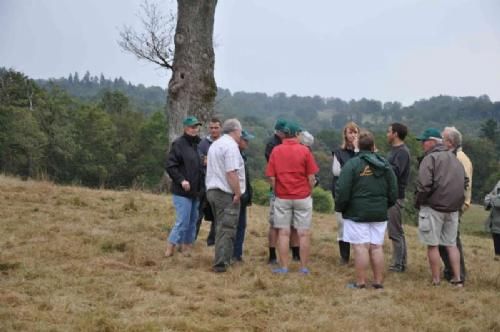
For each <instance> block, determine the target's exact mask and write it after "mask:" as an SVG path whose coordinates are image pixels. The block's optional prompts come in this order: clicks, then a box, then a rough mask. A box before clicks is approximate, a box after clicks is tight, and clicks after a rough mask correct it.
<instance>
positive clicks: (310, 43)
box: [0, 0, 500, 105]
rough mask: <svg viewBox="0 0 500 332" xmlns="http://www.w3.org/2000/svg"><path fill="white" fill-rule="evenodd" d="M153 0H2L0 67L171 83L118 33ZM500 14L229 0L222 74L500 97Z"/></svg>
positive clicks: (387, 0)
mask: <svg viewBox="0 0 500 332" xmlns="http://www.w3.org/2000/svg"><path fill="white" fill-rule="evenodd" d="M150 1H152V0H150ZM141 2H142V0H65V1H60V0H0V66H3V67H8V68H14V69H16V70H19V71H21V72H24V73H25V74H26V75H28V76H30V77H32V78H58V77H63V76H64V77H67V76H68V75H69V73H73V72H75V71H78V72H79V73H80V77H81V76H83V74H84V73H85V72H86V71H87V70H88V71H90V73H91V74H92V75H100V74H101V73H103V74H104V76H106V77H108V78H115V77H119V76H121V77H123V78H124V79H125V80H126V81H130V82H132V83H133V84H139V83H142V84H144V85H146V86H150V85H157V86H161V87H166V86H167V83H168V79H169V74H168V72H167V71H166V70H165V69H161V68H158V67H157V66H154V65H152V64H149V63H147V62H143V61H138V60H137V59H136V58H135V57H134V56H133V55H131V54H128V53H125V52H123V51H122V50H121V49H120V47H119V46H118V43H117V41H118V39H119V31H120V29H121V28H122V27H123V26H124V25H130V26H133V27H136V28H140V19H139V15H138V14H139V12H140V4H141ZM157 2H158V1H157ZM158 3H160V4H161V7H162V8H164V9H165V12H167V11H168V10H169V8H175V6H176V2H175V1H173V0H161V2H158ZM498 17H500V1H498V0H440V1H435V0H377V1H373V0H352V1H345V0H311V1H303V0H272V1H269V0H244V1H241V0H219V1H218V4H217V9H216V16H215V31H214V41H215V45H216V48H215V79H216V82H217V84H218V86H220V87H222V88H226V89H229V90H231V91H232V92H235V91H245V92H264V93H267V94H269V95H272V94H274V93H277V92H285V93H286V94H287V95H293V94H296V95H299V96H314V95H319V96H321V97H325V98H330V97H337V98H341V99H344V100H350V99H360V98H369V99H376V100H380V101H382V102H386V101H399V102H402V103H403V104H404V105H409V104H411V103H413V102H414V101H416V100H419V99H423V98H430V97H432V96H437V95H441V94H444V95H452V96H480V95H484V94H486V95H488V96H489V97H490V98H491V99H492V100H493V101H500V19H498Z"/></svg>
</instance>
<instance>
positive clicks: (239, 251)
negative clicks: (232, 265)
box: [233, 206, 247, 259]
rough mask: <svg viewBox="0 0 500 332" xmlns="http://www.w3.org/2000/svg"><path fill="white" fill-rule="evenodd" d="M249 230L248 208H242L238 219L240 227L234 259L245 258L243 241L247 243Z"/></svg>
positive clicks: (237, 232)
mask: <svg viewBox="0 0 500 332" xmlns="http://www.w3.org/2000/svg"><path fill="white" fill-rule="evenodd" d="M246 228H247V208H246V206H241V208H240V217H239V218H238V227H237V228H236V240H235V242H234V250H233V257H234V258H237V259H239V258H241V256H243V241H245V230H246Z"/></svg>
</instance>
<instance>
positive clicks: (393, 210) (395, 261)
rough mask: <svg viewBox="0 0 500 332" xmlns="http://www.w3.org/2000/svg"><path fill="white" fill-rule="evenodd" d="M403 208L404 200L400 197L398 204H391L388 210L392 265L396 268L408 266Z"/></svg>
mask: <svg viewBox="0 0 500 332" xmlns="http://www.w3.org/2000/svg"><path fill="white" fill-rule="evenodd" d="M402 208H403V200H402V199H398V200H397V201H396V204H394V205H393V206H391V207H390V208H389V210H388V211H387V215H388V217H389V222H388V223H387V231H388V233H389V239H391V240H392V266H394V267H396V268H402V269H405V268H406V257H407V252H406V239H405V232H404V230H403V221H402V215H401V210H402Z"/></svg>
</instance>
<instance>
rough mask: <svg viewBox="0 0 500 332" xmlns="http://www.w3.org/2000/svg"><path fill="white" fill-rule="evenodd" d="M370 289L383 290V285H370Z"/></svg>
mask: <svg viewBox="0 0 500 332" xmlns="http://www.w3.org/2000/svg"><path fill="white" fill-rule="evenodd" d="M372 287H373V288H375V289H384V285H382V284H372Z"/></svg>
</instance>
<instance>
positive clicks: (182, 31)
mask: <svg viewBox="0 0 500 332" xmlns="http://www.w3.org/2000/svg"><path fill="white" fill-rule="evenodd" d="M216 5H217V0H201V1H200V0H178V1H177V7H178V8H177V27H176V31H175V37H174V42H175V53H174V61H173V65H172V77H171V79H170V82H169V83H168V100H167V109H166V114H167V120H168V130H169V133H168V137H169V142H170V143H171V142H172V141H173V140H174V139H175V138H176V137H178V136H179V135H181V134H182V132H183V125H182V120H183V119H184V118H185V117H186V116H188V115H194V116H196V117H197V118H198V120H200V121H202V122H206V121H207V120H208V119H210V117H211V116H212V114H213V110H214V101H215V97H216V95H217V85H216V83H215V78H214V63H215V55H214V48H213V30H214V17H215V7H216Z"/></svg>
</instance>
